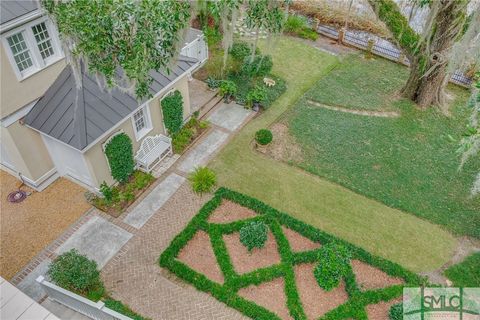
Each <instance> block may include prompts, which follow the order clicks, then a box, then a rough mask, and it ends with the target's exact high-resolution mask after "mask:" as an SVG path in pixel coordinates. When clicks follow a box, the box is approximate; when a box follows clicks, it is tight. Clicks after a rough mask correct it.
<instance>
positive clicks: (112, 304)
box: [103, 298, 149, 320]
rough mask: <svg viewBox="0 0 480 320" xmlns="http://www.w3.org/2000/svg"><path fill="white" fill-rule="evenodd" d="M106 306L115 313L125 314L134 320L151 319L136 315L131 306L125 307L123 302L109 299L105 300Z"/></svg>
mask: <svg viewBox="0 0 480 320" xmlns="http://www.w3.org/2000/svg"><path fill="white" fill-rule="evenodd" d="M103 302H104V303H105V306H106V307H107V308H109V309H111V310H113V311H116V312H118V313H121V314H123V315H124V316H127V317H130V318H132V319H133V320H149V318H144V317H142V316H141V315H139V314H137V313H135V312H134V311H132V309H130V307H129V306H127V305H124V304H123V303H122V302H121V301H118V300H114V299H111V298H107V299H105V300H103Z"/></svg>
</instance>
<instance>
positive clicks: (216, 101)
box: [199, 95, 223, 118]
mask: <svg viewBox="0 0 480 320" xmlns="http://www.w3.org/2000/svg"><path fill="white" fill-rule="evenodd" d="M222 99H223V98H222V97H220V96H218V95H216V96H213V97H212V98H211V99H210V100H208V102H207V103H205V104H204V105H203V107H201V108H200V116H199V118H202V117H204V116H205V115H206V114H207V113H208V112H209V111H210V110H212V109H213V108H215V106H216V105H217V104H219V103H220V102H221V101H222Z"/></svg>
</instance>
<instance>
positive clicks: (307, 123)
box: [286, 57, 480, 238]
mask: <svg viewBox="0 0 480 320" xmlns="http://www.w3.org/2000/svg"><path fill="white" fill-rule="evenodd" d="M365 70H369V71H368V75H369V76H368V77H358V76H357V75H358V74H359V73H362V72H364V71H365ZM370 75H371V77H370ZM390 75H392V79H390ZM407 76H408V74H407V70H406V69H405V68H402V69H400V68H398V66H397V65H396V64H394V63H390V62H387V61H385V60H383V59H377V60H365V59H362V58H357V57H348V58H347V61H346V63H343V64H342V65H341V66H340V67H339V68H338V69H336V70H335V71H334V72H333V80H332V83H330V77H326V78H323V79H322V80H320V81H319V82H318V83H317V84H316V85H315V86H313V87H312V88H311V89H310V90H309V91H308V92H307V94H306V97H308V98H311V99H313V100H316V101H318V102H321V103H324V104H333V105H341V106H344V105H346V106H348V107H356V108H358V107H360V104H357V100H358V101H360V103H365V105H366V106H368V108H371V107H370V104H373V105H382V104H383V105H388V104H389V103H390V104H391V107H389V108H390V109H395V110H397V111H400V112H401V117H398V118H378V117H365V116H358V115H353V114H348V113H343V112H337V111H331V110H326V109H324V108H321V107H317V106H312V105H311V104H309V103H308V102H306V101H305V100H304V99H302V100H300V101H299V102H298V103H297V104H296V106H295V107H294V108H292V110H291V112H290V113H289V114H288V115H287V116H286V117H287V122H288V126H289V129H290V133H291V134H292V135H293V136H294V137H295V139H296V141H297V143H298V144H300V146H301V148H302V151H303V159H302V160H301V162H300V163H298V164H297V165H299V166H300V167H301V168H303V169H305V170H307V171H309V172H311V173H313V174H316V175H318V176H322V177H326V178H327V179H329V180H331V181H335V182H337V183H339V184H341V185H344V186H346V187H348V188H349V189H352V190H354V191H356V192H358V193H360V194H364V195H366V196H367V197H370V198H373V199H377V200H378V201H381V202H383V203H385V204H387V205H389V206H391V207H395V208H399V209H401V210H405V211H407V212H410V213H413V214H415V215H417V216H419V217H422V218H425V219H428V220H430V221H432V222H434V223H437V224H440V225H443V226H445V227H446V228H447V229H448V230H449V231H451V232H453V233H455V234H458V235H468V236H473V237H477V238H480V199H478V198H476V199H475V198H473V199H472V198H471V197H470V196H469V195H470V192H469V190H470V186H471V184H472V181H473V180H474V176H475V174H476V172H478V169H479V168H480V161H470V162H469V163H467V165H466V166H465V168H464V170H462V171H460V172H459V171H458V164H459V157H458V155H457V154H456V152H455V151H456V149H457V148H458V142H456V141H452V139H451V137H456V138H459V137H461V135H462V133H463V132H464V130H465V125H466V123H467V122H468V120H467V119H468V118H467V117H468V116H469V115H470V110H469V109H468V108H466V107H465V101H466V99H467V97H468V91H467V90H463V89H460V88H458V87H456V86H451V88H450V92H451V93H453V94H454V95H455V97H456V98H455V100H454V102H453V106H452V107H451V116H450V117H445V116H444V115H442V114H440V113H439V112H438V111H437V110H435V109H431V110H427V111H421V110H419V109H417V108H415V106H414V105H413V104H412V103H411V102H409V101H407V100H396V101H392V100H391V98H390V96H392V95H393V94H394V92H395V91H397V90H399V89H400V87H401V85H402V83H404V81H406V78H407ZM380 77H383V78H386V79H387V80H383V81H380ZM341 88H343V89H341ZM373 88H375V89H373ZM367 102H368V103H367ZM372 108H373V107H372Z"/></svg>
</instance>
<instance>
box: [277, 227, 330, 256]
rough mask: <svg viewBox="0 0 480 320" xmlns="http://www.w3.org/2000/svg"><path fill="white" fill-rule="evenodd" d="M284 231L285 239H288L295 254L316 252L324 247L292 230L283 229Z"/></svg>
mask: <svg viewBox="0 0 480 320" xmlns="http://www.w3.org/2000/svg"><path fill="white" fill-rule="evenodd" d="M282 230H283V234H284V235H285V237H287V240H288V242H289V243H290V247H291V248H292V251H293V252H301V251H308V250H315V249H318V248H320V247H321V246H322V245H321V244H320V243H317V242H313V241H312V240H310V239H308V238H305V237H304V236H302V235H301V234H300V233H298V232H295V231H293V230H292V229H289V228H286V227H282Z"/></svg>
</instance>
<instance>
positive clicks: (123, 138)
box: [105, 133, 135, 183]
mask: <svg viewBox="0 0 480 320" xmlns="http://www.w3.org/2000/svg"><path fill="white" fill-rule="evenodd" d="M105 155H106V156H107V159H108V163H109V165H110V172H111V174H112V177H113V179H115V180H117V181H118V182H120V183H124V182H127V180H128V178H129V177H130V175H131V174H132V173H133V169H134V168H135V161H134V160H133V147H132V140H130V137H129V136H127V135H126V134H125V133H120V134H117V135H116V136H115V137H113V138H112V139H111V140H110V141H109V142H108V144H107V145H106V146H105Z"/></svg>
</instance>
